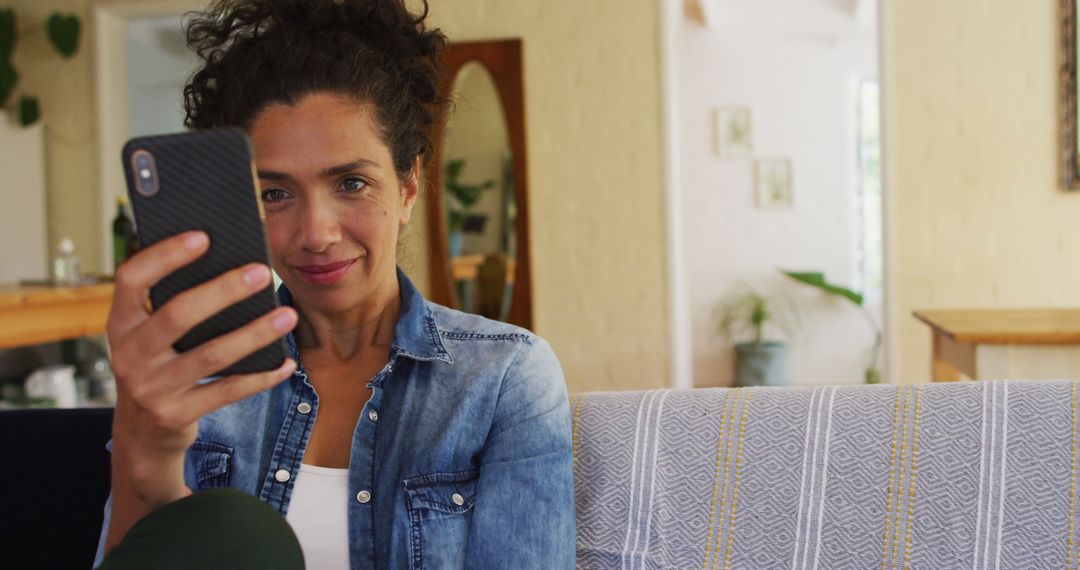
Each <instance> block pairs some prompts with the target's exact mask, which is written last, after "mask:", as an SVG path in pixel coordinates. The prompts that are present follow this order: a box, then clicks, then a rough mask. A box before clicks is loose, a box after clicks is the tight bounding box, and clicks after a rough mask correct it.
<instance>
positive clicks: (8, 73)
mask: <svg viewBox="0 0 1080 570" xmlns="http://www.w3.org/2000/svg"><path fill="white" fill-rule="evenodd" d="M45 31H46V35H47V36H48V37H49V43H51V44H52V46H53V48H55V49H56V51H57V53H59V54H60V56H61V57H63V58H64V59H71V58H72V57H73V56H74V55H75V52H77V51H78V50H79V36H80V34H81V32H82V20H80V19H79V17H78V16H76V15H74V14H61V13H60V12H53V13H52V14H50V15H49V18H48V20H46V22H45ZM15 33H16V28H15V11H14V10H12V9H11V8H0V110H4V109H8V110H9V111H11V112H13V113H14V112H17V113H18V119H19V124H20V125H22V126H24V127H28V126H30V125H32V124H34V123H36V122H38V120H40V119H41V102H40V101H39V100H38V98H37V97H35V96H32V95H23V96H21V97H20V98H19V102H18V103H17V104H16V105H15V108H14V109H9V108H7V101H8V99H9V98H10V97H11V95H12V94H13V93H14V92H15V86H16V85H18V83H19V72H18V71H16V70H15V65H14V64H13V63H12V57H13V56H14V53H15V43H16V40H17V38H16V37H15Z"/></svg>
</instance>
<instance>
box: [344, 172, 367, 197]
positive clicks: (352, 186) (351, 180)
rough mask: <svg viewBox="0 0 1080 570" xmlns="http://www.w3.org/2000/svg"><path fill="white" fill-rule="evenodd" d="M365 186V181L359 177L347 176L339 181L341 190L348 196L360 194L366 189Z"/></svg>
mask: <svg viewBox="0 0 1080 570" xmlns="http://www.w3.org/2000/svg"><path fill="white" fill-rule="evenodd" d="M367 185H368V183H367V180H364V179H363V178H360V177H359V176H348V177H346V178H345V179H344V180H342V181H341V189H342V190H344V191H345V192H348V193H349V194H353V193H356V192H361V191H363V190H364V189H365V188H367Z"/></svg>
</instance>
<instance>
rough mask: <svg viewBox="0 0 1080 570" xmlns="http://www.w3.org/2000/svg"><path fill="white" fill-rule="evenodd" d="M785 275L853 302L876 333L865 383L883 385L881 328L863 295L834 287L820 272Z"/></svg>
mask: <svg viewBox="0 0 1080 570" xmlns="http://www.w3.org/2000/svg"><path fill="white" fill-rule="evenodd" d="M782 272H783V273H784V275H787V276H788V277H790V278H792V279H794V280H795V281H798V282H799V283H803V284H805V285H809V286H811V287H813V288H815V289H818V290H820V291H823V292H825V293H827V294H829V295H833V296H836V297H841V298H844V299H847V300H848V301H851V302H852V303H853V304H854V305H855V306H856V307H857V308H858V309H859V312H860V313H861V314H862V315H863V316H864V317H865V318H866V322H868V323H870V328H871V330H873V332H874V343H873V344H872V345H871V346H870V348H869V349H867V351H866V364H865V366H864V368H863V381H864V382H866V383H867V384H880V383H881V368H880V367H879V366H878V359H879V357H880V354H881V342H882V335H881V328H880V327H879V326H878V324H877V322H876V321H874V318H873V317H872V316H871V315H870V311H868V310H866V305H865V304H864V303H863V301H864V299H863V295H862V294H861V293H858V292H855V291H852V290H851V289H847V288H845V287H841V286H839V285H834V284H832V283H829V282H828V281H826V280H825V275H824V274H823V273H818V272H797V271H782Z"/></svg>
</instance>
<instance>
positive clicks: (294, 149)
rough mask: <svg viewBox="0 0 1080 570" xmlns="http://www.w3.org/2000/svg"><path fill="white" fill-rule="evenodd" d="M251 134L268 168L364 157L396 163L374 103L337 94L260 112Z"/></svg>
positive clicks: (307, 167) (258, 158)
mask: <svg viewBox="0 0 1080 570" xmlns="http://www.w3.org/2000/svg"><path fill="white" fill-rule="evenodd" d="M248 134H249V135H250V136H251V142H252V145H253V146H254V147H255V159H256V162H258V163H259V166H260V167H264V168H265V167H270V166H271V164H273V165H276V166H275V168H274V169H275V170H279V169H280V170H297V169H302V170H319V169H320V168H323V167H325V166H326V165H328V164H339V163H341V162H349V161H353V160H357V159H358V158H363V159H367V160H371V161H373V162H376V163H378V164H379V165H380V166H382V167H387V168H389V167H390V166H391V160H390V149H389V148H387V146H386V144H385V143H383V140H382V137H381V135H380V132H379V125H378V122H377V120H376V118H375V113H374V109H373V108H372V106H371V105H370V104H369V103H365V102H360V101H356V100H354V99H349V98H345V97H342V96H338V95H334V94H328V93H316V94H312V95H307V96H305V97H304V98H302V99H300V100H299V101H297V102H296V103H295V104H293V105H286V104H283V103H275V104H273V105H270V106H268V107H267V108H265V109H263V110H262V111H261V112H260V113H259V114H258V115H257V116H256V117H255V120H254V121H252V123H251V127H250V128H249V129H248ZM290 165H291V168H289V166H290Z"/></svg>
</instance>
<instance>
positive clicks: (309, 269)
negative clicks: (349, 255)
mask: <svg viewBox="0 0 1080 570" xmlns="http://www.w3.org/2000/svg"><path fill="white" fill-rule="evenodd" d="M355 261H356V260H355V259H349V260H347V261H335V262H334V263H327V264H326V265H298V266H296V269H298V270H300V271H303V272H304V273H330V272H332V271H337V270H338V269H341V268H342V267H346V266H348V265H352V264H353V262H355Z"/></svg>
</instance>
